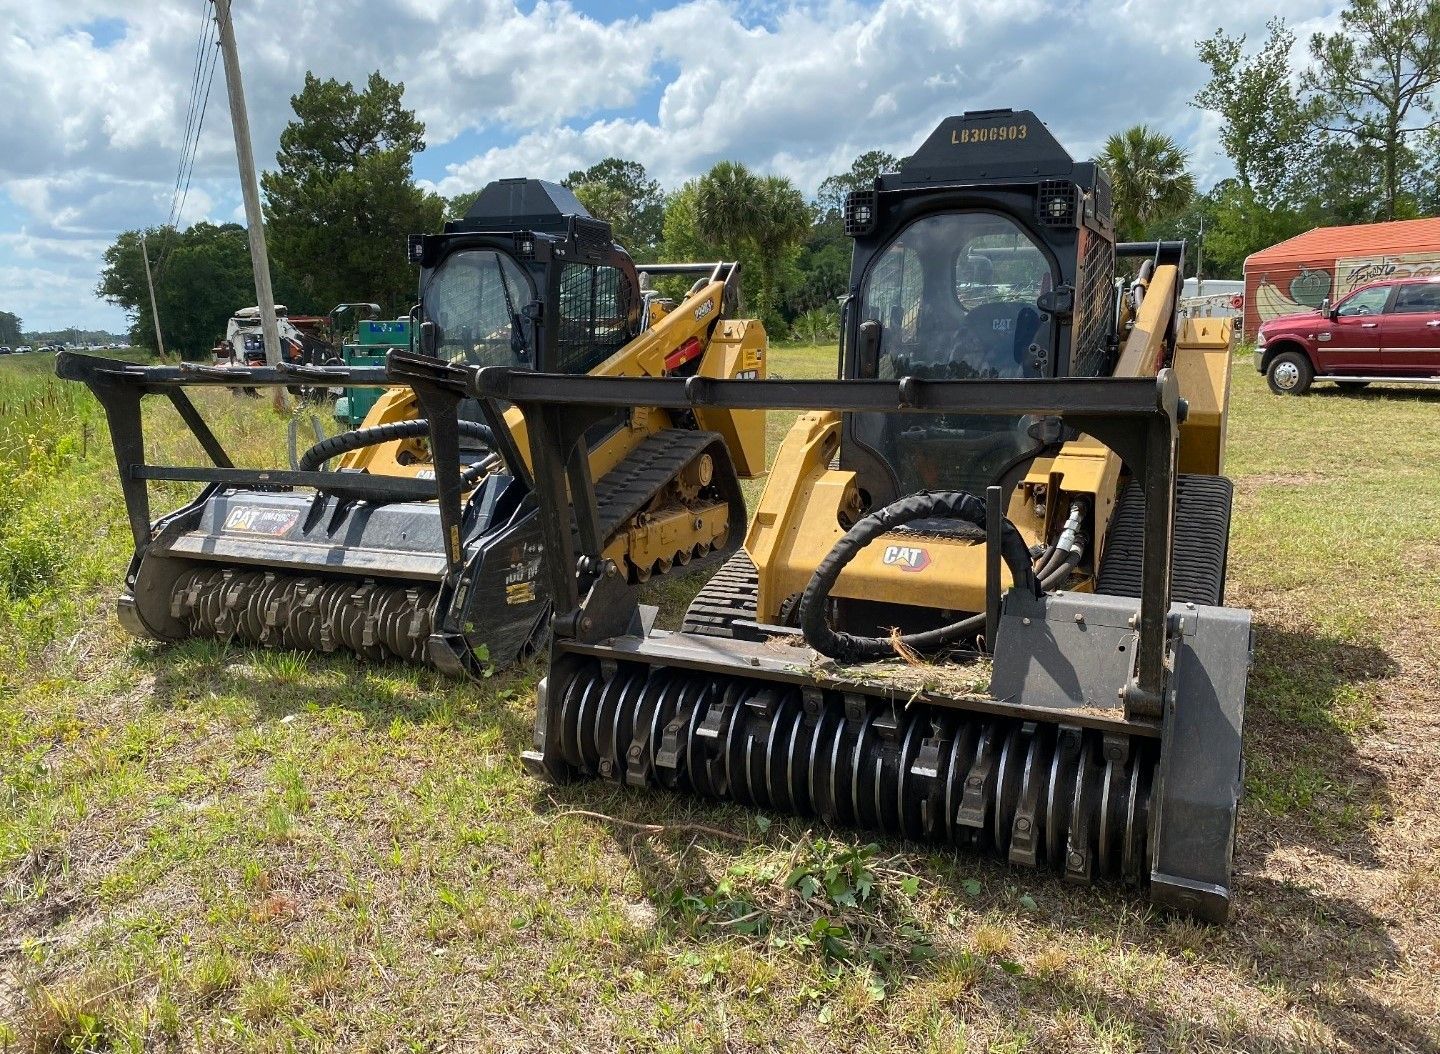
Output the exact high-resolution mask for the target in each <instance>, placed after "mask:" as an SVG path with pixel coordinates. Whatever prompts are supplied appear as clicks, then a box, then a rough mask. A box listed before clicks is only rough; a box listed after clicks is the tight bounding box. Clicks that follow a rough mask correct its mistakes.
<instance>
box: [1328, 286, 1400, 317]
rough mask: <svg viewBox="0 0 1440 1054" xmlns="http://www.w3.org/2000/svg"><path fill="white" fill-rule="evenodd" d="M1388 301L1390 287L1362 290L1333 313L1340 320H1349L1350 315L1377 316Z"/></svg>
mask: <svg viewBox="0 0 1440 1054" xmlns="http://www.w3.org/2000/svg"><path fill="white" fill-rule="evenodd" d="M1389 299H1390V287H1389V286H1388V285H1381V286H1375V287H1374V288H1373V289H1362V290H1360V291H1359V292H1358V293H1354V294H1352V295H1351V296H1349V297H1347V298H1346V299H1345V301H1344V302H1343V303H1341V304H1340V306H1339V307H1338V308H1337V309H1336V311H1335V313H1336V314H1337V315H1339V316H1340V317H1341V318H1349V317H1350V316H1351V315H1378V314H1380V312H1382V311H1384V310H1385V302H1386V301H1387V300H1389Z"/></svg>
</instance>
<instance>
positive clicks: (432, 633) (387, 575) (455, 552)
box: [56, 179, 766, 675]
mask: <svg viewBox="0 0 1440 1054" xmlns="http://www.w3.org/2000/svg"><path fill="white" fill-rule="evenodd" d="M408 248H409V255H410V259H411V261H412V262H414V263H415V264H417V265H418V266H419V268H420V302H419V305H418V307H417V309H416V313H415V315H414V318H413V322H414V324H413V325H412V327H411V328H412V330H413V331H414V332H415V334H416V336H415V343H416V345H417V350H418V351H419V352H420V354H421V355H422V356H424V357H434V358H438V359H440V360H443V361H446V362H449V363H456V364H466V365H469V366H482V365H491V366H493V365H505V366H512V367H518V368H525V369H538V370H543V371H546V372H553V373H564V374H570V375H580V374H592V375H595V376H597V377H693V376H703V377H713V378H760V377H763V376H764V375H765V369H766V337H765V330H764V327H763V325H762V324H761V323H760V322H759V321H757V320H753V319H737V318H734V317H733V314H734V309H735V305H736V303H737V301H738V293H739V289H738V286H739V267H738V265H737V264H735V263H724V262H721V263H707V264H661V265H651V266H648V267H647V273H648V274H650V275H654V276H656V277H662V276H686V277H691V276H694V277H695V279H696V280H695V282H694V284H693V285H692V286H691V288H690V290H689V292H688V294H687V295H686V296H685V297H684V298H683V299H681V300H680V302H679V303H673V302H670V301H667V300H666V299H665V298H663V297H661V296H659V295H658V294H657V293H655V292H653V291H651V290H648V289H646V288H644V286H645V283H643V282H642V281H641V276H640V275H639V273H638V272H637V269H636V266H635V264H634V262H633V261H632V260H631V259H630V257H629V256H628V255H627V254H626V252H625V251H624V250H623V249H622V248H621V247H620V246H618V245H616V244H615V243H614V240H613V238H612V236H611V229H610V225H609V224H608V223H605V222H603V221H600V220H597V219H595V218H594V217H592V216H591V215H590V214H589V213H588V212H587V211H586V210H585V208H584V206H582V205H581V204H580V202H579V201H578V200H577V199H576V198H575V197H574V196H573V195H572V194H571V193H570V191H568V190H566V189H565V188H563V187H561V186H558V185H556V184H553V183H548V182H544V181H541V180H535V179H511V180H500V181H497V182H494V183H491V184H490V185H489V186H487V187H486V188H485V190H484V191H483V192H482V193H481V194H480V196H479V198H478V199H477V200H476V201H475V203H474V204H473V205H472V206H471V208H470V209H469V210H468V211H467V213H466V215H465V217H464V218H463V219H461V220H458V221H452V222H449V223H447V224H446V226H445V230H444V233H442V234H436V235H415V236H412V237H411V239H410V242H409V247H408ZM56 372H57V373H58V374H59V375H60V376H61V377H66V378H71V379H75V380H80V381H83V382H85V383H86V384H88V385H89V386H90V388H91V389H92V390H93V391H94V392H95V394H96V396H97V397H98V398H99V399H100V402H101V403H102V405H103V406H104V407H105V410H106V413H107V416H108V419H109V423H110V431H111V437H112V440H113V442H114V447H115V454H116V460H117V463H118V467H119V471H120V480H121V487H122V490H123V491H124V494H125V501H126V506H127V510H128V513H129V518H130V525H131V529H132V532H133V534H134V538H135V555H134V558H133V559H132V561H131V564H130V568H129V571H128V572H127V574H126V579H125V590H124V592H123V594H122V595H121V597H120V599H119V605H118V610H119V615H120V619H121V622H122V623H123V624H124V625H125V627H126V628H127V629H129V630H130V631H131V632H133V633H135V634H137V635H141V636H148V637H153V638H155V639H158V640H162V641H178V640H183V639H185V638H188V637H195V636H201V637H213V638H219V639H223V640H237V641H243V642H247V643H250V644H256V645H262V646H270V647H282V648H297V649H308V650H313V651H317V652H329V651H336V650H341V649H343V650H348V651H350V652H353V653H355V654H357V655H360V656H363V657H365V658H369V659H388V658H398V659H403V660H408V661H415V662H426V663H429V664H430V665H432V666H434V667H436V668H438V669H441V670H443V671H446V672H449V673H455V674H466V673H468V674H472V675H478V674H481V673H483V672H485V671H487V670H489V669H491V668H493V667H494V666H497V665H503V664H506V663H509V662H511V661H513V660H515V659H516V658H517V657H519V656H521V655H522V654H524V653H526V652H528V651H530V650H532V649H533V648H535V647H536V646H537V645H538V644H539V643H540V642H541V641H542V640H543V638H544V637H545V635H546V633H547V632H548V616H549V612H550V609H551V600H550V591H549V588H548V581H549V580H548V579H547V578H546V576H545V575H543V574H542V573H541V568H542V564H543V561H544V559H545V554H544V551H543V546H542V544H541V538H540V531H539V525H538V522H537V517H536V507H535V503H534V501H533V498H531V497H530V490H529V487H528V485H527V481H528V479H529V475H530V472H531V463H530V453H529V444H528V442H527V439H526V425H525V421H524V419H523V418H522V417H521V415H520V414H519V412H518V411H515V410H511V411H508V412H506V413H505V414H504V417H503V420H504V428H503V429H502V431H504V432H505V433H506V434H504V435H498V436H497V435H496V433H495V432H494V431H493V430H492V429H491V428H490V427H488V426H487V425H485V424H484V423H482V415H481V413H480V410H479V406H478V404H477V403H476V402H475V401H474V400H473V399H470V400H466V401H465V402H464V403H463V404H462V405H459V406H458V407H455V408H452V409H453V410H454V411H455V413H454V414H452V415H451V416H452V417H454V418H455V419H454V420H452V421H451V422H450V424H449V425H448V426H447V427H445V428H444V429H443V430H442V431H443V432H444V433H445V434H443V435H442V434H436V430H435V429H432V427H431V423H430V421H429V420H427V418H426V410H425V408H424V407H423V406H422V404H421V402H420V400H419V399H418V398H417V395H416V393H415V391H414V390H412V389H410V388H407V387H404V386H403V385H404V380H403V377H401V378H397V377H396V376H394V375H391V374H387V373H386V372H385V371H384V370H381V369H360V368H355V369H346V368H334V367H316V366H313V365H304V364H300V365H297V364H287V363H282V364H281V365H280V366H279V367H278V368H269V367H255V368H215V367H211V366H205V365H190V366H182V367H178V368H177V367H169V366H152V367H144V366H131V365H126V364H122V363H118V362H116V361H115V360H112V359H104V358H98V357H92V356H85V355H77V354H69V353H67V354H64V355H62V356H60V358H59V359H58V361H57V364H56ZM241 382H243V383H244V384H246V385H264V384H285V385H296V384H300V383H309V384H315V383H324V384H338V385H350V386H355V385H367V386H371V387H377V386H384V385H391V386H392V387H390V388H389V390H388V391H387V392H386V393H385V394H384V395H382V396H381V398H380V399H379V400H378V401H377V402H376V403H375V405H374V406H373V408H372V409H371V410H370V412H369V413H368V414H367V415H366V417H365V420H364V421H363V423H362V424H361V426H360V427H358V428H356V429H354V430H352V431H348V432H343V433H341V434H339V435H336V436H333V437H330V438H327V439H322V440H320V441H317V442H316V443H315V444H314V445H313V446H311V447H310V449H308V450H306V451H304V452H303V454H298V455H293V454H292V456H293V458H294V464H293V466H292V468H291V470H290V471H280V470H260V471H257V470H247V469H238V468H235V467H234V465H233V462H232V460H231V458H230V456H229V454H228V453H227V452H226V451H225V449H224V447H223V445H222V444H221V443H220V441H219V439H218V438H217V437H216V436H215V434H214V433H213V432H212V431H211V430H210V428H209V427H208V425H207V424H206V423H205V421H204V419H203V418H202V417H201V415H200V414H199V412H198V410H197V409H196V407H195V405H194V404H193V403H192V402H191V401H190V399H189V398H188V396H187V395H186V394H185V389H186V388H187V387H191V386H196V385H221V386H234V385H236V384H237V383H241ZM394 385H401V386H399V387H395V386H394ZM156 393H159V394H163V395H165V396H167V397H168V398H169V399H170V400H171V402H172V403H174V405H175V406H176V408H177V409H178V410H179V412H180V414H181V417H182V418H183V419H184V421H185V422H186V424H187V425H188V426H189V427H190V429H191V431H192V432H193V433H194V434H195V437H196V438H197V439H198V440H199V442H200V444H201V446H202V447H203V448H204V449H205V450H206V452H207V453H208V454H209V456H210V458H211V460H212V462H213V465H211V466H208V467H172V466H157V465H150V464H147V463H146V457H145V447H144V443H143V433H142V421H141V412H140V406H141V400H142V399H143V397H144V396H146V395H150V394H156ZM592 441H593V456H592V458H591V459H590V462H589V465H588V470H589V477H590V482H591V483H593V486H594V487H595V490H596V493H597V495H599V496H600V504H601V508H602V524H601V526H600V531H601V534H602V535H603V538H600V539H599V541H600V543H601V544H602V545H603V548H604V551H605V553H606V556H607V558H608V559H610V560H612V561H613V562H614V563H615V564H616V566H617V567H623V568H624V573H625V575H626V577H627V578H628V579H629V580H631V581H634V582H643V581H646V580H647V579H649V578H650V577H651V576H652V575H655V574H663V573H666V572H669V571H671V570H672V569H676V568H695V567H698V566H701V565H702V564H704V563H707V562H710V561H713V560H723V559H724V558H726V557H727V556H729V555H730V554H731V553H733V552H734V551H735V550H736V549H737V548H738V546H739V544H740V539H741V535H742V533H743V530H744V524H745V505H744V499H743V497H742V495H741V492H740V487H739V482H738V480H739V478H740V477H751V476H755V475H758V474H759V473H760V472H762V471H763V469H764V457H765V445H764V442H765V436H764V413H763V411H751V410H740V411H731V410H715V411H710V410H703V411H701V412H698V413H691V412H689V411H685V412H681V413H672V412H670V411H668V410H664V409H661V408H658V407H643V406H637V407H630V408H627V409H625V410H623V411H617V412H616V413H615V414H613V415H611V417H610V418H609V419H607V420H606V421H604V422H600V423H598V424H597V425H596V428H595V430H594V432H593V433H592ZM447 444H452V445H453V448H454V454H455V458H456V460H458V462H459V463H460V464H461V465H462V466H463V471H462V472H460V473H458V474H456V476H457V478H453V479H451V478H438V479H437V478H436V472H435V461H434V457H433V453H434V450H435V449H436V448H437V447H440V446H445V445H447ZM332 464H333V466H334V469H333V470H331V471H324V470H325V468H326V467H327V466H328V465H332ZM152 480H186V481H193V482H202V483H204V484H205V486H204V489H203V490H202V491H201V492H200V494H199V495H198V496H197V497H196V498H195V499H194V500H193V501H191V502H189V503H187V504H186V505H184V506H183V507H181V508H180V509H177V510H176V511H174V512H172V513H169V514H167V515H165V516H163V517H161V518H160V519H158V520H155V521H154V522H152V521H151V514H150V500H149V498H150V496H149V491H148V484H149V482H150V481H152ZM456 488H458V493H459V494H460V495H462V496H463V501H462V503H461V506H460V508H461V512H460V513H459V516H458V521H457V522H455V523H450V524H446V523H443V522H442V521H443V520H444V519H445V517H442V515H441V514H440V510H439V503H437V501H436V500H434V499H435V498H436V497H437V495H440V494H444V493H446V491H447V490H449V491H451V492H454V491H455V490H456ZM592 540H594V539H592Z"/></svg>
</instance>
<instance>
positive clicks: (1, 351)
mask: <svg viewBox="0 0 1440 1054" xmlns="http://www.w3.org/2000/svg"><path fill="white" fill-rule="evenodd" d="M9 354H10V349H9V348H7V347H6V346H5V345H4V344H0V355H9Z"/></svg>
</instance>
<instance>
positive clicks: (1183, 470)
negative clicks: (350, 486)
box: [470, 110, 1250, 920]
mask: <svg viewBox="0 0 1440 1054" xmlns="http://www.w3.org/2000/svg"><path fill="white" fill-rule="evenodd" d="M845 221H846V226H847V230H848V233H849V234H851V235H852V236H853V238H854V262H853V268H852V279H851V295H850V298H849V300H848V303H847V305H846V308H845V315H844V326H843V337H842V346H841V365H840V370H839V379H837V380H836V381H794V382H786V381H762V382H757V383H748V384H737V383H734V382H731V381H726V380H710V379H707V378H689V379H654V380H645V379H629V378H624V379H621V378H588V379H586V380H584V381H583V382H577V381H575V380H572V379H570V378H565V377H558V376H553V375H544V374H535V373H524V372H520V371H515V370H508V369H505V368H492V369H484V370H480V371H477V372H475V374H474V376H473V377H471V378H470V384H471V390H472V391H473V392H475V393H477V394H479V395H482V396H485V397H487V398H489V399H494V400H505V401H507V402H508V403H510V404H512V405H513V406H515V407H518V409H519V410H520V412H522V413H523V414H524V415H525V419H526V421H527V423H528V425H529V434H530V441H531V447H532V451H533V454H534V459H535V466H536V474H535V480H536V486H537V488H538V489H537V496H538V498H539V500H540V510H541V516H540V522H541V526H542V528H543V533H544V538H545V545H546V547H547V549H546V551H547V553H548V554H549V558H548V561H547V573H548V574H549V576H550V579H551V591H552V593H553V595H554V596H555V598H556V614H555V620H554V627H555V635H554V639H553V644H552V651H551V658H550V665H549V670H548V673H547V675H546V677H545V679H544V681H543V682H542V684H541V687H540V690H539V694H538V710H537V715H536V726H535V746H534V749H533V750H532V751H530V752H529V753H527V755H526V761H527V764H528V765H529V766H530V767H531V768H532V770H533V771H534V772H535V773H537V774H539V775H542V776H544V777H547V778H549V779H553V780H571V779H575V778H580V777H600V778H605V779H609V780H615V781H623V782H624V783H626V784H628V785H630V786H632V787H638V788H645V787H649V788H664V789H668V790H671V791H680V792H687V793H692V794H698V795H701V796H704V797H708V798H715V799H725V800H732V801H737V802H741V803H744V804H747V805H752V806H755V807H759V808H766V809H774V810H781V811H788V812H794V813H800V814H804V815H813V816H817V817H820V818H821V819H823V820H825V821H827V822H833V823H837V824H853V825H859V826H861V827H867V828H872V829H878V830H881V831H883V832H887V833H889V834H891V835H896V836H902V837H906V838H914V839H925V840H932V841H938V842H944V843H948V844H952V845H955V846H959V847H964V848H966V849H973V850H978V851H982V852H987V853H991V854H995V855H998V856H999V857H1001V858H1003V859H1005V860H1008V861H1009V862H1011V863H1012V864H1018V865H1025V866H1027V867H1032V868H1039V869H1042V870H1044V871H1049V872H1052V873H1055V874H1058V875H1063V876H1064V877H1065V878H1067V879H1071V880H1074V881H1078V882H1087V883H1088V882H1091V881H1095V880H1101V879H1112V880H1121V881H1125V882H1129V883H1133V884H1136V885H1140V886H1145V887H1148V890H1149V895H1150V898H1151V900H1152V901H1153V902H1154V903H1155V904H1157V905H1160V906H1163V907H1166V908H1173V909H1178V910H1180V911H1184V912H1188V913H1190V914H1193V915H1195V916H1198V917H1200V918H1203V919H1210V920H1221V919H1224V918H1225V917H1226V916H1227V914H1228V911H1229V905H1230V871H1231V850H1232V844H1233V839H1234V834H1235V821H1236V810H1237V803H1238V800H1239V795H1240V787H1241V763H1240V735H1241V723H1242V716H1243V708H1244V698H1245V685H1246V677H1247V670H1248V665H1249V660H1250V617H1249V614H1248V612H1246V611H1243V610H1237V609H1234V608H1229V607H1225V606H1224V586H1225V569H1226V550H1227V536H1228V529H1229V515H1230V485H1229V483H1228V482H1227V481H1226V480H1225V478H1224V477H1223V476H1222V475H1221V472H1222V469H1223V465H1222V459H1223V453H1224V441H1225V423H1226V416H1227V400H1228V386H1229V370H1230V354H1231V346H1230V345H1231V333H1230V329H1229V323H1228V322H1227V321H1225V320H1214V319H1200V320H1194V321H1185V320H1182V319H1181V318H1180V315H1179V312H1178V310H1177V307H1178V294H1179V290H1180V279H1181V274H1182V270H1181V267H1182V263H1183V246H1181V245H1179V244H1172V243H1147V244H1122V245H1118V246H1117V245H1116V243H1115V241H1114V236H1113V225H1112V219H1111V204H1110V187H1109V184H1108V182H1107V180H1106V177H1105V175H1104V173H1103V172H1102V171H1101V170H1100V169H1099V168H1097V167H1096V166H1095V165H1094V164H1091V163H1080V164H1077V163H1074V162H1073V161H1072V160H1071V158H1070V157H1069V156H1068V155H1067V154H1066V152H1065V151H1064V150H1063V149H1062V148H1061V147H1060V145H1059V144H1058V143H1057V142H1056V141H1055V140H1054V139H1053V138H1052V136H1051V135H1050V134H1049V132H1048V131H1047V130H1046V128H1045V126H1044V125H1042V124H1041V123H1040V121H1038V120H1037V119H1036V118H1035V116H1034V115H1033V114H1031V113H1028V112H1012V111H1008V110H1004V111H986V112H981V113H968V114H965V115H963V116H960V117H953V118H950V119H948V120H946V121H944V122H943V123H942V124H941V125H940V127H939V128H938V129H937V130H936V131H935V132H934V134H933V135H931V136H930V138H929V139H928V140H927V141H926V142H925V143H924V145H923V146H921V148H920V149H919V150H918V151H917V152H916V154H915V155H914V156H913V157H911V158H909V159H908V160H907V161H906V162H905V164H904V165H903V166H902V167H901V170H900V171H899V172H898V173H894V174H889V175H884V176H882V177H880V178H879V179H878V180H877V181H876V183H875V185H874V186H873V187H872V188H868V189H865V190H863V191H860V192H858V193H856V194H854V195H852V196H851V197H850V199H849V201H848V202H847V205H846V209H845ZM1117 256H1119V257H1120V258H1122V259H1125V260H1128V261H1129V266H1130V267H1131V268H1132V269H1133V270H1132V272H1131V273H1132V277H1131V278H1130V279H1129V280H1122V281H1117V280H1116V278H1115V274H1116V265H1115V261H1116V258H1117ZM637 404H647V405H657V406H664V407H667V408H668V409H669V411H670V412H671V413H672V414H683V413H684V412H686V411H687V410H688V411H691V412H695V413H700V412H703V411H708V410H712V409H714V408H716V407H722V406H723V407H728V408H732V409H739V408H759V407H764V408H780V407H788V408H793V409H797V410H801V411H803V413H802V414H801V416H800V417H799V419H798V421H797V422H796V423H795V425H794V426H793V428H792V429H791V430H790V432H789V434H788V436H787V437H786V439H785V440H784V442H783V445H782V446H781V448H780V451H779V454H778V456H777V458H776V461H775V463H774V466H773V469H772V472H771V474H770V477H769V480H768V483H767V485H766V489H765V493H764V496H763V498H762V499H761V502H760V505H759V508H758V510H757V512H756V514H755V517H754V519H753V521H752V522H751V524H750V527H749V532H748V535H747V539H746V543H745V547H744V550H743V552H741V553H737V554H736V555H735V557H733V558H732V560H731V561H730V563H729V564H728V565H727V567H726V568H725V569H724V570H722V571H721V572H720V573H718V574H716V575H715V576H714V578H713V579H712V580H711V582H710V583H709V584H708V585H707V586H706V588H705V589H703V590H702V591H701V593H700V595H699V596H698V597H697V598H696V600H695V602H694V604H693V605H692V606H691V608H690V610H689V612H688V614H687V615H686V617H685V621H684V628H683V629H682V630H681V631H680V632H662V631H658V630H655V629H653V628H652V625H651V622H652V613H651V612H650V611H648V610H647V609H646V608H644V607H642V606H641V605H640V604H639V602H638V598H637V594H636V591H635V589H634V587H633V585H632V584H631V583H630V582H629V580H628V576H627V575H626V574H625V572H624V569H623V567H622V566H621V565H619V564H617V563H615V562H614V561H613V560H611V559H609V558H607V557H606V555H605V553H604V551H603V547H602V546H601V545H600V537H601V534H602V532H601V531H599V530H598V529H597V527H595V526H594V525H595V524H598V523H599V522H601V516H600V505H599V503H598V502H596V501H595V500H594V499H593V493H594V492H593V490H592V489H591V488H589V487H588V486H587V482H586V480H585V472H584V466H585V465H586V464H587V463H588V461H589V457H588V454H587V451H588V449H589V441H588V439H587V430H588V429H589V428H590V427H591V426H592V423H593V422H595V421H601V420H604V419H605V418H606V415H608V414H610V413H613V412H614V410H615V408H616V407H623V406H628V405H637ZM567 478H568V488H567V486H566V482H565V481H566V479H567ZM572 498H573V499H574V500H573V502H572V500H571V499H572ZM572 504H573V515H574V516H575V517H576V518H577V519H578V522H579V530H578V531H577V532H572V530H571V517H572ZM587 524H589V525H591V526H587ZM577 538H578V539H579V548H578V551H576V550H575V549H574V548H573V545H574V542H573V539H577ZM587 539H588V541H587Z"/></svg>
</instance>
